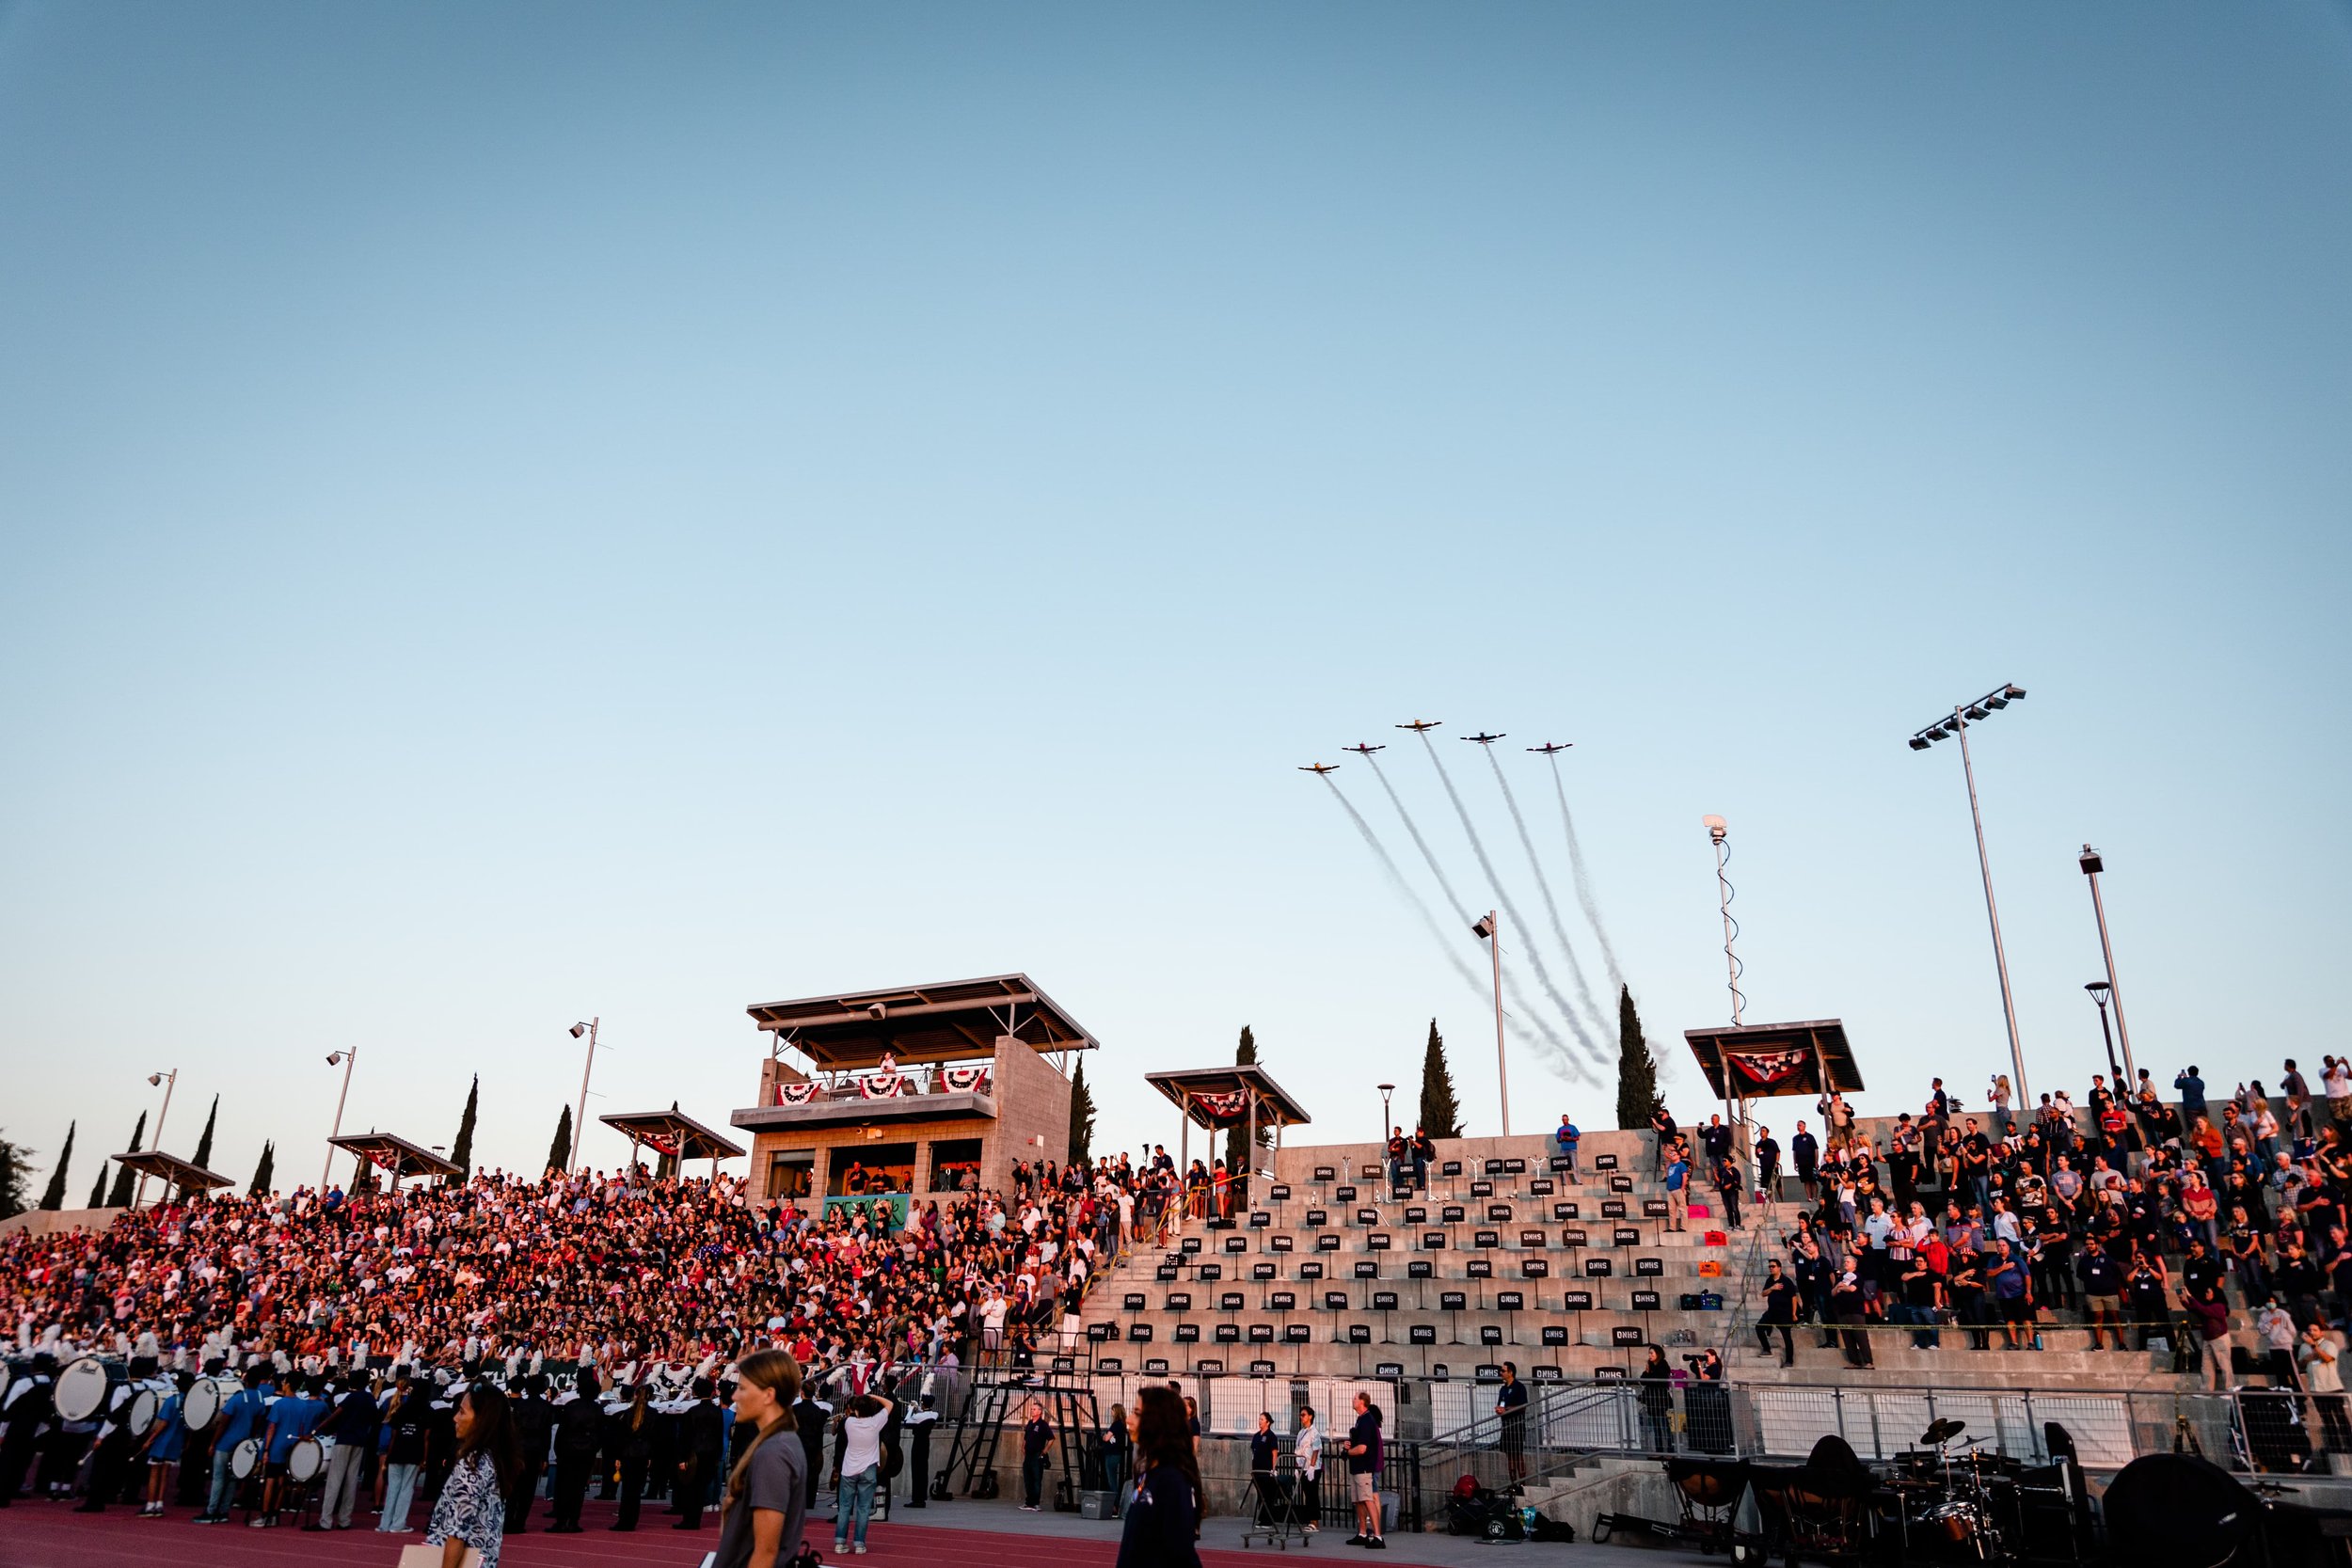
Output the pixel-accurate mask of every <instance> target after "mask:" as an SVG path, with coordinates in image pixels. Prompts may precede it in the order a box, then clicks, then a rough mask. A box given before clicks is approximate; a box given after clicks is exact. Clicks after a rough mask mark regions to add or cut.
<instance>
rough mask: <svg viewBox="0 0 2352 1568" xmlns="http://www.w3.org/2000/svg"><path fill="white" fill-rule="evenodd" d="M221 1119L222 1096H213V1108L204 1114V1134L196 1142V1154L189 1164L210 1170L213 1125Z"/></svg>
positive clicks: (190, 1156)
mask: <svg viewBox="0 0 2352 1568" xmlns="http://www.w3.org/2000/svg"><path fill="white" fill-rule="evenodd" d="M219 1119H220V1096H218V1095H215V1096H213V1108H212V1109H211V1110H209V1111H207V1112H205V1113H204V1132H203V1133H202V1135H201V1136H199V1138H198V1139H197V1140H196V1152H195V1153H194V1154H191V1155H189V1156H188V1163H189V1164H194V1165H198V1166H201V1167H204V1168H207V1169H209V1168H210V1167H211V1165H212V1163H213V1124H214V1123H215V1121H217V1120H219Z"/></svg>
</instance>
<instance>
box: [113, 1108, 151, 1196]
mask: <svg viewBox="0 0 2352 1568" xmlns="http://www.w3.org/2000/svg"><path fill="white" fill-rule="evenodd" d="M146 1136H147V1113H146V1112H145V1111H141V1112H140V1113H139V1124H138V1125H137V1126H136V1127H134V1128H132V1129H131V1147H130V1148H128V1149H127V1150H125V1152H126V1153H131V1154H136V1153H137V1152H138V1151H139V1140H140V1139H141V1138H144V1137H146ZM130 1206H131V1167H130V1166H128V1165H117V1166H115V1184H114V1190H113V1191H111V1192H109V1193H108V1194H107V1195H106V1207H107V1208H109V1209H128V1208H129V1207H130Z"/></svg>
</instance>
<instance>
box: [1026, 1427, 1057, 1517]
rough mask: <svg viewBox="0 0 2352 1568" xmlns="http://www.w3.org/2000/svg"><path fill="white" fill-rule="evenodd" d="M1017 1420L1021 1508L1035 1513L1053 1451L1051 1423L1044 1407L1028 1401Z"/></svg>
mask: <svg viewBox="0 0 2352 1568" xmlns="http://www.w3.org/2000/svg"><path fill="white" fill-rule="evenodd" d="M1053 1451H1054V1424H1053V1423H1052V1422H1051V1421H1049V1420H1047V1419H1046V1418H1045V1406H1043V1405H1042V1404H1040V1403H1039V1402H1037V1401H1035V1400H1031V1401H1030V1402H1029V1408H1028V1410H1027V1411H1026V1412H1025V1419H1024V1420H1023V1421H1022V1423H1021V1508H1022V1512H1024V1513H1037V1512H1038V1511H1039V1510H1040V1509H1041V1508H1042V1507H1043V1506H1044V1502H1045V1466H1046V1465H1047V1464H1048V1462H1049V1461H1050V1460H1051V1458H1052V1455H1053Z"/></svg>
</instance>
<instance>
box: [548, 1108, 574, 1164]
mask: <svg viewBox="0 0 2352 1568" xmlns="http://www.w3.org/2000/svg"><path fill="white" fill-rule="evenodd" d="M571 1168H572V1108H571V1107H570V1106H569V1105H566V1106H564V1111H563V1114H562V1115H560V1116H558V1117H556V1118H555V1136H554V1137H552V1138H550V1139H549V1140H548V1169H549V1170H551V1171H558V1172H561V1171H567V1170H569V1169H571Z"/></svg>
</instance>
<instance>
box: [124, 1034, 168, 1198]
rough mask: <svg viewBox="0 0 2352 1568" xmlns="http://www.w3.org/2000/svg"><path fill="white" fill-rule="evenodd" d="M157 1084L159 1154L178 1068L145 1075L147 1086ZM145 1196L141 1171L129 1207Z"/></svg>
mask: <svg viewBox="0 0 2352 1568" xmlns="http://www.w3.org/2000/svg"><path fill="white" fill-rule="evenodd" d="M158 1084H161V1085H163V1086H164V1108H163V1109H162V1110H160V1111H158V1112H156V1113H155V1152H156V1153H158V1154H161V1153H162V1152H163V1150H164V1118H165V1117H167V1116H169V1115H171V1091H172V1090H174V1089H176V1088H178V1087H179V1086H180V1069H178V1068H173V1069H171V1070H169V1071H168V1072H151V1073H149V1074H148V1075H147V1086H148V1087H149V1088H153V1087H154V1086H155V1085H158ZM145 1196H147V1173H146V1172H145V1171H141V1172H139V1184H138V1190H137V1191H135V1192H134V1193H133V1194H132V1195H131V1207H132V1208H134V1209H135V1208H137V1207H138V1206H139V1200H140V1199H142V1198H144V1197H145Z"/></svg>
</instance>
